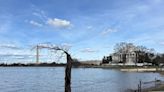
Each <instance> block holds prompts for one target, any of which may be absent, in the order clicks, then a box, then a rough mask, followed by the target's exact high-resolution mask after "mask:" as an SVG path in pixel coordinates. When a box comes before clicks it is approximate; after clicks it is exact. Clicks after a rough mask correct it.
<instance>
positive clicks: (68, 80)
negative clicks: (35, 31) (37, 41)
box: [37, 44, 73, 92]
mask: <svg viewBox="0 0 164 92" xmlns="http://www.w3.org/2000/svg"><path fill="white" fill-rule="evenodd" d="M37 47H38V45H37ZM40 47H42V48H47V49H49V50H54V52H56V53H57V51H62V52H63V53H64V54H66V59H67V64H66V68H65V92H71V68H72V62H73V59H72V57H71V55H70V54H69V53H68V49H69V48H68V47H64V46H56V45H51V44H48V45H47V44H46V45H45V44H44V45H40ZM61 55H63V54H61Z"/></svg>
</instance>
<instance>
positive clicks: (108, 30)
mask: <svg viewBox="0 0 164 92" xmlns="http://www.w3.org/2000/svg"><path fill="white" fill-rule="evenodd" d="M113 32H117V30H116V29H112V28H108V29H107V30H104V31H103V32H102V33H101V34H102V35H107V34H109V33H113Z"/></svg>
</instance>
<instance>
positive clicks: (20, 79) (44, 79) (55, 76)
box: [0, 67, 164, 92]
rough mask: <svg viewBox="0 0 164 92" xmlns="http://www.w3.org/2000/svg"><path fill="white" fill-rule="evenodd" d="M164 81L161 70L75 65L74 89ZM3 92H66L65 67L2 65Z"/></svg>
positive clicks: (83, 91) (100, 91)
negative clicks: (144, 70)
mask: <svg viewBox="0 0 164 92" xmlns="http://www.w3.org/2000/svg"><path fill="white" fill-rule="evenodd" d="M155 78H157V79H161V80H164V76H162V75H160V74H158V73H150V72H149V73H137V72H121V71H117V70H110V69H100V68H73V69H72V92H124V90H126V89H135V88H137V84H138V83H139V80H140V79H141V80H144V81H152V80H155ZM0 92H64V68H63V67H0Z"/></svg>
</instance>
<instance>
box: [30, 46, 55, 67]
mask: <svg viewBox="0 0 164 92" xmlns="http://www.w3.org/2000/svg"><path fill="white" fill-rule="evenodd" d="M43 48H48V49H51V48H52V46H50V45H42V44H41V45H36V46H34V47H33V48H32V49H31V50H33V49H36V64H39V56H40V55H39V49H43Z"/></svg>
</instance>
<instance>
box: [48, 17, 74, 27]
mask: <svg viewBox="0 0 164 92" xmlns="http://www.w3.org/2000/svg"><path fill="white" fill-rule="evenodd" d="M47 23H48V24H49V25H51V26H54V27H57V28H68V27H70V26H71V25H72V24H71V22H70V21H67V20H63V19H58V18H54V19H51V18H49V19H48V21H47Z"/></svg>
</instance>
